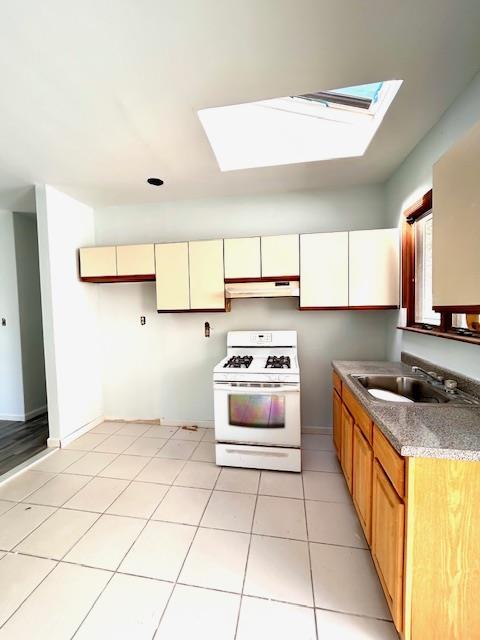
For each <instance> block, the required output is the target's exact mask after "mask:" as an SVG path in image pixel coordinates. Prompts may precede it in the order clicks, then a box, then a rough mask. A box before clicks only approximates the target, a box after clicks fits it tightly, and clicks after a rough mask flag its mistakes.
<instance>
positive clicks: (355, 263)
mask: <svg viewBox="0 0 480 640" xmlns="http://www.w3.org/2000/svg"><path fill="white" fill-rule="evenodd" d="M349 245H350V246H349V306H350V307H398V305H399V284H400V283H399V236H398V229H369V230H368V231H350V232H349Z"/></svg>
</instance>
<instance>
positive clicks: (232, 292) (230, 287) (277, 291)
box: [225, 280, 300, 299]
mask: <svg viewBox="0 0 480 640" xmlns="http://www.w3.org/2000/svg"><path fill="white" fill-rule="evenodd" d="M299 295H300V286H299V282H298V281H296V280H292V281H291V280H274V281H273V282H229V283H227V284H225V297H226V298H230V299H231V298H288V297H291V296H297V297H298V296H299Z"/></svg>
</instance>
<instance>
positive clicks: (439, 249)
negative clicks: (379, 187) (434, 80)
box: [432, 122, 480, 313]
mask: <svg viewBox="0 0 480 640" xmlns="http://www.w3.org/2000/svg"><path fill="white" fill-rule="evenodd" d="M479 176H480V122H479V123H477V124H476V125H475V126H474V127H473V129H470V131H469V132H468V133H467V134H466V135H465V136H463V137H462V138H461V139H460V140H459V141H458V142H457V143H456V144H454V145H453V146H452V147H451V148H450V149H449V150H448V151H447V152H446V153H445V154H444V155H443V156H442V157H441V158H440V160H439V161H438V162H437V163H436V164H435V165H434V166H433V216H432V223H433V247H432V266H433V305H434V307H437V306H438V307H471V306H478V305H480V259H479V250H478V249H479V239H480V215H479V212H480V181H479ZM460 312H461V310H460V309H459V313H460Z"/></svg>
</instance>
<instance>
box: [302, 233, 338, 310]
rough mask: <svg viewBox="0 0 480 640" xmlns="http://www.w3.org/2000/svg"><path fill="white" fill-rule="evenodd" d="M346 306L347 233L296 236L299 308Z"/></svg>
mask: <svg viewBox="0 0 480 640" xmlns="http://www.w3.org/2000/svg"><path fill="white" fill-rule="evenodd" d="M347 306H348V232H347V231H345V232H343V231H341V232H338V233H308V234H302V235H301V236H300V307H305V308H309V307H312V308H315V307H317V308H318V307H321V308H322V307H323V308H331V307H347Z"/></svg>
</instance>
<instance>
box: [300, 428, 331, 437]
mask: <svg viewBox="0 0 480 640" xmlns="http://www.w3.org/2000/svg"><path fill="white" fill-rule="evenodd" d="M302 433H311V434H314V435H325V436H330V435H332V427H302Z"/></svg>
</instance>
